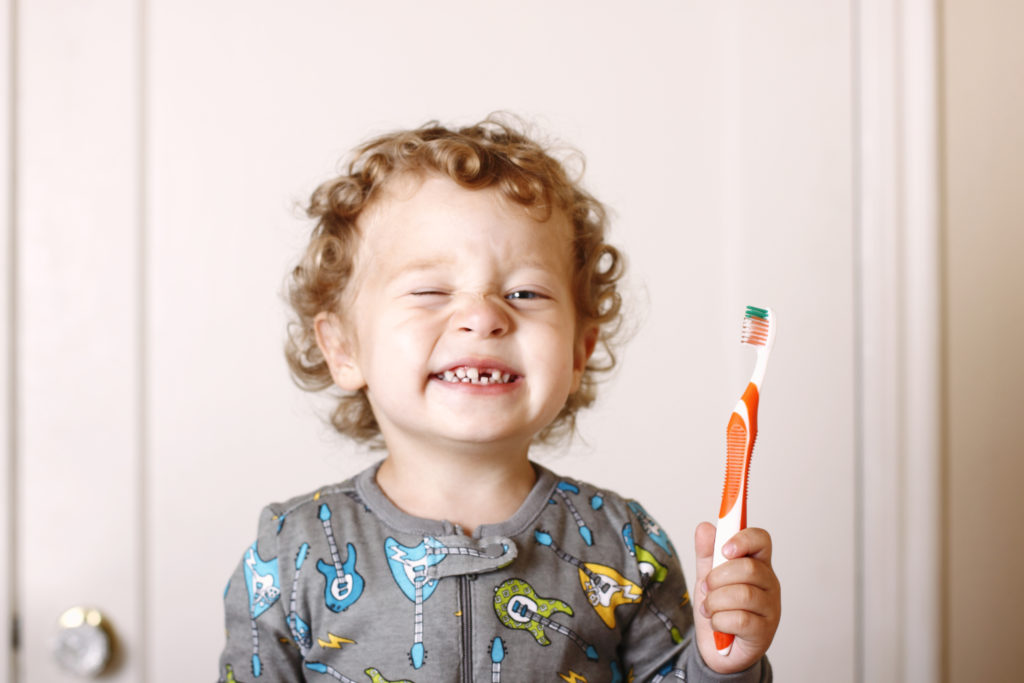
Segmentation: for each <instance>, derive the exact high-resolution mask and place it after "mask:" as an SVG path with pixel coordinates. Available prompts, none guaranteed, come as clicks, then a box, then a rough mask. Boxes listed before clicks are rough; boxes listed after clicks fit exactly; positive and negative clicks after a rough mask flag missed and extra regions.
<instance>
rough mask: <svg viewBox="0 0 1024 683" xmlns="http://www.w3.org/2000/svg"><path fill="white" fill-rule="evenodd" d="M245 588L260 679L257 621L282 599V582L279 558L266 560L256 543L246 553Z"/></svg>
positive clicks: (254, 661)
mask: <svg viewBox="0 0 1024 683" xmlns="http://www.w3.org/2000/svg"><path fill="white" fill-rule="evenodd" d="M243 570H244V573H245V588H246V591H247V592H248V593H249V623H250V625H251V627H252V675H253V676H255V677H256V678H259V677H260V675H261V674H262V673H263V663H262V662H261V661H260V640H259V632H258V631H257V629H256V619H257V618H259V616H260V615H261V614H263V613H264V612H266V611H267V610H268V609H270V606H271V605H273V604H274V603H275V602H277V600H278V598H280V597H281V588H280V580H279V579H278V573H277V558H276V557H274V558H271V559H269V560H264V559H263V558H261V557H260V555H259V552H258V551H257V549H256V543H253V544H252V546H250V547H249V550H248V551H246V553H245V565H244V567H243Z"/></svg>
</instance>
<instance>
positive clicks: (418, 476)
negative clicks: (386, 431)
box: [377, 451, 537, 534]
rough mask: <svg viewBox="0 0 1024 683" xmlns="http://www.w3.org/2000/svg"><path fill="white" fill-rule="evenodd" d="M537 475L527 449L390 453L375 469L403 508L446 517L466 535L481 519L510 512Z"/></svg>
mask: <svg viewBox="0 0 1024 683" xmlns="http://www.w3.org/2000/svg"><path fill="white" fill-rule="evenodd" d="M536 480H537V473H536V472H535V471H534V469H533V465H531V464H530V461H529V460H528V459H527V454H526V452H525V451H524V452H523V453H522V454H521V455H517V456H514V457H510V456H508V455H505V456H502V457H499V456H496V455H494V454H490V455H484V456H482V457H469V456H467V454H466V453H451V454H446V455H440V456H438V455H435V456H433V457H424V454H422V453H418V454H415V455H413V456H412V457H403V455H402V454H401V453H394V452H392V453H389V454H388V456H387V457H386V458H385V459H384V462H383V463H382V464H381V466H380V469H379V470H378V471H377V484H378V486H380V488H381V490H383V491H384V493H385V494H386V495H387V497H388V498H389V499H390V500H391V502H393V503H394V504H395V505H396V506H398V508H399V509H401V510H402V511H404V512H406V513H408V514H410V515H414V516H416V517H423V518H426V519H437V520H442V519H443V520H448V521H450V522H452V523H453V524H457V525H458V526H460V527H462V530H463V531H464V532H465V533H466V534H472V533H473V530H474V529H476V528H477V527H478V526H480V525H481V524H495V523H497V522H503V521H505V520H507V519H509V518H510V517H512V515H514V514H515V512H516V511H517V510H518V509H519V507H520V506H521V505H522V503H523V501H524V500H526V497H527V496H528V495H529V493H530V491H531V489H532V488H533V485H534V483H535V482H536Z"/></svg>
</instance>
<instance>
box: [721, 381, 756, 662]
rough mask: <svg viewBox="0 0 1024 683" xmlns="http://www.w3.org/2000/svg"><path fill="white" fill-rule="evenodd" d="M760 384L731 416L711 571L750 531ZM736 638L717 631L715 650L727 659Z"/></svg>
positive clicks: (750, 387)
mask: <svg viewBox="0 0 1024 683" xmlns="http://www.w3.org/2000/svg"><path fill="white" fill-rule="evenodd" d="M757 403H758V390H757V385H756V384H754V383H753V382H751V383H750V384H748V385H747V390H746V391H745V392H743V397H742V398H741V399H740V400H739V401H738V402H737V403H736V408H735V410H733V413H732V415H731V416H730V417H729V426H728V427H727V428H726V452H727V458H726V468H725V486H724V487H723V488H722V506H721V508H720V510H719V512H718V528H717V531H716V532H715V555H714V560H713V562H712V569H713V568H715V567H717V566H718V565H720V564H722V563H724V562H726V558H725V555H723V554H722V547H723V546H724V545H725V544H726V543H727V542H728V541H729V539H731V538H732V537H733V536H735V535H736V534H737V533H739V531H740V530H741V529H746V528H747V479H748V474H749V473H750V458H751V455H752V454H753V451H754V441H755V439H756V438H757ZM733 639H734V636H733V635H732V634H731V633H719V632H718V631H715V647H716V648H717V650H718V653H719V654H721V655H723V656H725V655H728V654H729V652H730V650H731V649H732V642H733Z"/></svg>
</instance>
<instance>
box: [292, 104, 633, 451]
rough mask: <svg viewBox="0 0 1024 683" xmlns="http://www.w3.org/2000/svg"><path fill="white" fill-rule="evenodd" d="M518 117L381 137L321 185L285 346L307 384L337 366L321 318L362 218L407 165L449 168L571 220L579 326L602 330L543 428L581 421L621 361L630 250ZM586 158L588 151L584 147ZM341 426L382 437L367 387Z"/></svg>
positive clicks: (561, 428)
mask: <svg viewBox="0 0 1024 683" xmlns="http://www.w3.org/2000/svg"><path fill="white" fill-rule="evenodd" d="M522 129H523V126H522V124H520V123H519V122H518V121H516V122H509V121H508V120H507V117H499V116H494V115H492V116H490V117H488V118H487V119H485V120H483V121H481V122H480V123H477V124H474V125H471V126H467V127H464V128H458V129H454V130H453V129H449V128H446V127H443V126H441V125H440V124H438V123H437V122H436V121H431V122H429V123H427V124H425V125H423V126H421V127H419V128H415V129H413V130H405V131H397V132H394V133H389V134H386V135H382V136H380V137H377V138H375V139H373V140H370V141H369V142H366V143H365V144H363V145H362V146H360V147H358V148H356V149H355V150H354V152H353V155H352V156H351V158H350V160H349V161H348V164H347V166H345V167H344V171H343V172H342V173H341V174H340V175H339V176H337V177H335V178H333V179H331V180H328V181H327V182H325V183H323V184H321V185H320V186H319V187H318V188H317V189H316V190H315V191H314V192H313V194H312V196H311V198H310V201H309V206H308V207H307V209H306V212H307V214H308V216H309V217H310V218H312V219H315V220H316V225H315V226H314V228H313V232H312V235H311V237H310V241H309V244H308V245H307V247H306V251H305V253H304V255H303V256H302V258H301V260H300V262H299V264H298V265H297V266H296V267H295V268H294V269H293V270H292V273H291V277H290V280H289V283H288V299H289V302H290V303H291V306H292V309H293V310H294V312H295V315H296V318H295V319H294V320H292V321H291V322H290V323H289V325H288V341H287V344H286V349H285V355H286V357H287V359H288V365H289V368H290V369H291V373H292V377H293V379H294V380H295V382H296V384H298V385H299V386H300V387H302V388H303V389H306V390H308V391H320V390H323V389H326V388H328V387H330V386H332V384H333V382H332V379H331V373H330V369H329V368H328V365H327V362H326V360H325V359H324V356H323V354H322V353H321V352H320V349H319V347H318V346H317V343H316V334H315V331H314V320H315V318H316V316H317V314H319V313H321V312H323V311H330V312H336V313H337V312H339V308H340V305H341V302H342V300H343V298H342V294H343V292H344V291H345V288H346V287H347V286H348V284H349V281H350V279H351V277H352V274H353V267H354V255H355V253H356V251H357V248H358V246H359V239H360V234H359V229H358V228H357V227H356V220H357V219H358V218H359V216H360V214H361V213H362V212H363V211H365V210H366V208H367V207H368V206H369V205H370V204H372V203H373V201H374V199H375V198H376V197H377V196H378V195H379V194H380V193H381V191H382V188H383V186H384V185H385V184H386V183H387V182H388V181H389V180H390V179H392V178H395V177H396V176H399V175H402V174H405V173H409V172H412V173H432V174H441V175H444V176H447V177H449V178H451V179H452V180H454V181H455V182H457V183H458V184H459V185H461V186H463V187H465V188H468V189H473V190H477V189H483V188H489V187H494V188H497V189H498V190H499V191H500V192H501V193H502V194H503V195H504V196H505V197H506V198H507V199H509V200H511V201H513V202H515V203H517V204H520V205H522V206H523V207H525V208H526V209H527V210H529V211H530V212H531V215H533V216H535V217H537V216H540V218H539V219H538V220H541V221H543V220H546V219H547V217H549V216H550V215H551V214H552V212H553V211H556V210H557V211H561V212H563V213H564V215H565V216H566V217H567V218H568V219H569V220H570V221H571V223H572V226H573V233H574V239H573V259H574V275H573V293H574V298H575V304H576V316H577V330H582V329H584V328H586V327H590V326H595V327H596V328H597V329H598V337H597V351H598V352H597V353H594V354H593V355H592V356H591V358H590V360H589V362H588V363H587V366H586V368H585V370H584V373H583V377H582V381H581V384H580V387H579V389H578V390H577V391H576V392H574V393H573V394H572V395H570V396H569V398H568V400H567V401H566V403H565V405H564V406H563V407H562V410H561V412H560V413H559V414H558V416H557V417H556V418H555V419H554V421H552V423H551V424H550V425H548V426H547V427H545V429H544V430H543V431H541V432H540V433H539V434H538V435H537V440H538V441H541V442H550V441H554V440H555V439H556V438H558V437H560V436H563V435H564V434H566V433H571V432H573V431H574V429H575V425H576V414H577V412H578V411H579V409H580V408H583V407H585V406H588V405H590V404H591V403H593V401H594V398H595V397H596V393H597V392H596V382H597V376H596V375H597V374H598V373H602V372H607V371H609V370H611V369H612V368H613V367H614V366H615V353H614V349H613V341H614V339H615V338H616V335H617V332H618V331H619V329H620V327H621V308H622V299H621V296H620V294H619V291H618V288H617V284H618V281H619V279H620V278H621V277H622V272H623V259H622V256H621V255H620V253H619V251H618V250H616V249H615V247H613V246H611V245H609V244H607V243H606V242H605V241H604V239H605V231H606V229H607V223H608V218H607V212H606V211H605V208H604V206H602V205H601V203H600V202H598V201H597V200H596V199H595V198H594V197H592V196H591V195H590V194H589V193H587V192H586V191H585V190H583V189H582V188H581V187H580V185H579V181H578V179H573V178H570V176H569V174H568V173H567V171H566V169H565V167H564V165H563V163H562V162H560V161H559V160H558V159H556V158H555V157H554V156H553V152H552V151H551V150H549V149H545V148H544V147H543V146H541V145H540V144H539V143H537V142H535V141H534V140H532V139H530V138H529V137H527V135H526V134H525V133H524V132H522ZM577 158H578V159H579V160H580V161H581V162H582V157H579V156H578V155H577ZM330 421H331V424H332V425H333V426H334V428H335V429H336V430H337V431H339V432H341V433H342V434H345V435H347V436H349V437H351V438H353V439H355V440H356V441H360V442H368V443H370V444H371V445H373V446H381V445H382V440H381V438H380V429H379V427H378V425H377V420H376V418H375V417H374V415H373V411H372V410H371V408H370V402H369V400H368V399H367V397H366V395H365V393H364V392H363V391H356V392H342V393H341V394H340V395H339V396H338V402H337V405H336V407H335V409H334V411H333V413H332V414H331V417H330Z"/></svg>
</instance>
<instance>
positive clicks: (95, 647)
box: [54, 607, 114, 678]
mask: <svg viewBox="0 0 1024 683" xmlns="http://www.w3.org/2000/svg"><path fill="white" fill-rule="evenodd" d="M58 623H59V625H60V629H59V631H58V632H57V641H56V644H55V646H54V657H55V658H56V659H57V663H58V664H59V665H60V666H61V668H63V669H64V670H66V671H68V672H69V673H72V674H75V675H78V676H82V677H83V678H95V677H97V676H99V675H100V674H102V673H103V672H104V671H106V669H107V666H108V665H109V664H110V658H111V655H112V654H113V649H114V639H113V633H112V631H111V630H110V624H109V622H108V620H107V619H106V618H105V617H104V616H103V614H102V613H101V612H100V611H99V610H97V609H92V608H90V607H72V608H71V609H69V610H68V611H66V612H64V614H62V615H60V619H59V622H58Z"/></svg>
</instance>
